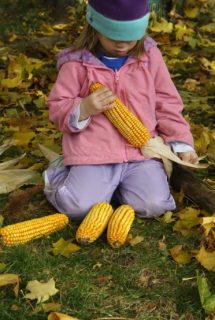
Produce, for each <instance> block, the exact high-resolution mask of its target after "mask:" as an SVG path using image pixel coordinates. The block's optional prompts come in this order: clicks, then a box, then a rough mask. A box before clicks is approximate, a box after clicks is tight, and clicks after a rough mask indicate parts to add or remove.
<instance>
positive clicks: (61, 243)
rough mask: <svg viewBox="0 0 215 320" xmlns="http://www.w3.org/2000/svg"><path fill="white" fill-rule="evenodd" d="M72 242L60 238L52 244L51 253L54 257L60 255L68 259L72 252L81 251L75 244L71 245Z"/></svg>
mask: <svg viewBox="0 0 215 320" xmlns="http://www.w3.org/2000/svg"><path fill="white" fill-rule="evenodd" d="M71 241H72V240H64V239H63V238H60V239H59V240H58V241H57V242H55V243H52V245H53V247H54V248H53V249H52V252H53V254H54V255H55V256H57V255H62V256H64V257H66V258H69V255H70V254H71V253H73V252H76V251H78V250H80V249H81V247H79V246H78V245H76V244H75V243H71Z"/></svg>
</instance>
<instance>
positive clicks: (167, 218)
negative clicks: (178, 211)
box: [161, 211, 175, 223]
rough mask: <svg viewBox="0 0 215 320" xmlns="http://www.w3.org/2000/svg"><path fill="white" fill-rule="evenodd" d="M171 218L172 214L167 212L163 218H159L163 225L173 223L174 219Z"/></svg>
mask: <svg viewBox="0 0 215 320" xmlns="http://www.w3.org/2000/svg"><path fill="white" fill-rule="evenodd" d="M172 216H173V212H172V211H167V212H166V213H165V214H164V215H163V217H162V218H161V220H162V221H163V222H164V223H172V222H173V221H175V218H173V217H172Z"/></svg>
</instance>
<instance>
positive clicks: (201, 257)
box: [195, 246, 215, 272]
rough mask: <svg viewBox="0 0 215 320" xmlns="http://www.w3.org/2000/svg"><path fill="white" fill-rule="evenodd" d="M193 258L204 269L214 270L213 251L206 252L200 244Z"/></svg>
mask: <svg viewBox="0 0 215 320" xmlns="http://www.w3.org/2000/svg"><path fill="white" fill-rule="evenodd" d="M195 258H196V260H197V261H198V262H199V263H201V265H202V266H203V267H204V268H205V269H207V270H209V271H213V272H215V251H213V252H208V251H207V250H206V249H205V247H204V246H201V247H200V250H199V252H198V253H197V255H196V256H195Z"/></svg>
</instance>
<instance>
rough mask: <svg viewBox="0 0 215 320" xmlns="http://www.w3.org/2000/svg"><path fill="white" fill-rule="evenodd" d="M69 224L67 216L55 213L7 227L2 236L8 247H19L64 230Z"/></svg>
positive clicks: (0, 230)
mask: <svg viewBox="0 0 215 320" xmlns="http://www.w3.org/2000/svg"><path fill="white" fill-rule="evenodd" d="M68 222H69V218H68V217H67V216H66V215H65V214H63V213H55V214H52V215H49V216H45V217H42V218H35V219H32V220H28V221H23V222H18V223H15V224H11V225H8V226H5V227H3V228H1V229H0V236H1V237H2V241H3V243H4V244H5V245H7V246H13V245H19V244H23V243H26V242H28V241H30V240H33V239H36V238H40V237H42V236H47V235H49V234H51V233H53V232H55V231H58V230H60V229H63V228H64V226H66V224H67V223H68Z"/></svg>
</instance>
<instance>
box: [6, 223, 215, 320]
mask: <svg viewBox="0 0 215 320" xmlns="http://www.w3.org/2000/svg"><path fill="white" fill-rule="evenodd" d="M77 226H78V224H77V223H74V222H71V223H70V225H69V226H68V227H67V228H65V229H64V230H63V231H61V232H57V233H55V234H53V235H51V236H50V237H48V238H41V239H38V240H35V241H32V242H30V243H28V244H26V245H23V246H17V247H1V249H0V250H1V251H0V252H1V255H0V262H4V263H5V264H6V269H5V270H4V271H3V273H15V274H18V275H19V276H20V277H21V288H20V293H19V296H18V297H17V298H16V297H15V296H14V293H13V291H12V287H11V286H5V287H2V288H1V291H0V310H1V313H0V320H9V319H13V320H24V319H29V320H31V319H32V320H34V319H38V320H39V319H47V313H46V312H44V311H40V312H38V313H36V314H33V311H34V309H35V307H36V300H31V301H30V300H27V299H25V298H24V294H25V293H26V284H27V282H28V281H30V280H35V279H37V280H38V281H44V282H47V281H48V280H49V279H50V278H54V280H55V282H56V288H57V289H59V292H58V293H57V294H56V295H54V296H53V297H51V298H50V299H49V301H48V302H58V303H60V304H62V307H61V309H60V312H63V313H66V314H68V315H71V316H74V317H77V318H79V319H81V320H92V319H97V318H110V319H111V318H112V319H114V318H126V319H138V320H152V319H153V320H154V319H156V320H159V319H162V320H163V319H165V320H167V319H172V320H176V319H177V320H178V319H180V320H182V319H198V320H200V319H205V314H204V312H203V309H202V308H201V304H200V300H199V295H198V290H197V285H196V279H195V276H196V270H197V269H200V267H199V265H197V263H196V262H195V261H192V262H191V263H190V264H189V265H184V266H178V265H177V264H176V263H175V262H174V261H173V260H172V258H171V257H170V255H169V254H168V250H169V249H170V248H171V247H173V246H174V245H176V244H184V245H186V246H188V247H189V248H196V245H197V244H198V241H199V238H198V235H196V236H193V237H192V238H182V237H181V236H180V235H179V234H177V233H173V231H172V225H170V224H164V223H163V222H162V221H161V220H160V221H159V220H142V221H140V220H138V219H136V220H135V223H134V226H133V228H132V234H133V236H135V235H142V236H143V237H144V240H143V241H142V242H141V243H139V244H137V245H136V246H133V247H132V246H131V245H129V244H126V245H125V246H123V247H122V248H120V249H112V248H110V246H109V245H108V244H107V241H106V236H105V233H104V234H103V235H102V236H101V237H100V238H99V239H98V240H97V241H96V242H95V243H94V244H91V245H89V246H83V247H81V250H80V251H78V252H76V253H73V254H71V255H70V257H69V258H65V257H63V256H54V255H53V254H52V252H51V247H52V243H53V242H56V241H57V240H58V239H59V238H60V237H63V238H64V239H71V238H74V236H75V230H76V229H77ZM164 237H165V240H164V241H165V243H166V244H167V250H160V249H159V247H158V241H159V240H162V239H164ZM207 276H208V277H209V279H210V281H213V280H214V279H212V277H213V275H212V274H211V273H209V274H208V275H207ZM192 277H194V278H193V279H191V280H188V281H183V278H192Z"/></svg>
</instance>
